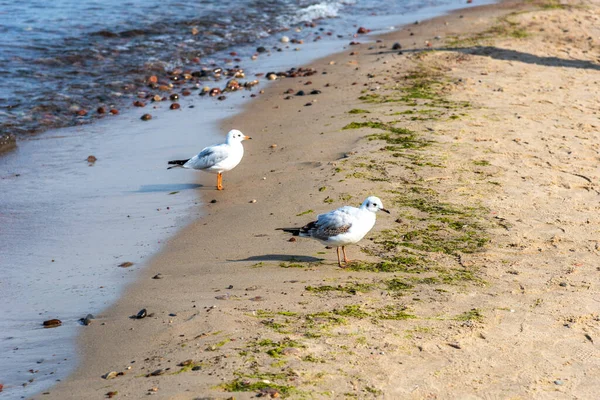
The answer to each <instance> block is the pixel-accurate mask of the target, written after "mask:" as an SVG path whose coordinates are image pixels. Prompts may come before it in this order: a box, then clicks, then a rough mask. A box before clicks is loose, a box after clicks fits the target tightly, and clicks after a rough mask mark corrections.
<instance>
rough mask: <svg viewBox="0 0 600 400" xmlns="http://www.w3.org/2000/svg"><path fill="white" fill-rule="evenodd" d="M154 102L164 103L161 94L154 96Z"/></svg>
mask: <svg viewBox="0 0 600 400" xmlns="http://www.w3.org/2000/svg"><path fill="white" fill-rule="evenodd" d="M152 101H162V97H161V96H160V95H159V94H155V95H154V96H152Z"/></svg>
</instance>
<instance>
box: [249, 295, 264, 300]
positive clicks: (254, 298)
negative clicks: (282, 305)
mask: <svg viewBox="0 0 600 400" xmlns="http://www.w3.org/2000/svg"><path fill="white" fill-rule="evenodd" d="M264 299H265V298H264V297H262V296H256V297H252V298H251V299H249V300H250V301H264Z"/></svg>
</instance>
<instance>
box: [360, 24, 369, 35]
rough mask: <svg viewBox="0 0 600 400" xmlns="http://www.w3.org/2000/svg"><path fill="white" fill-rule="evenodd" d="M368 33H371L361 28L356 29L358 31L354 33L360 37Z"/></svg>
mask: <svg viewBox="0 0 600 400" xmlns="http://www.w3.org/2000/svg"><path fill="white" fill-rule="evenodd" d="M369 32H371V30H370V29H367V28H365V27H362V26H361V27H360V28H358V30H357V31H356V33H358V34H361V35H362V34H365V33H369Z"/></svg>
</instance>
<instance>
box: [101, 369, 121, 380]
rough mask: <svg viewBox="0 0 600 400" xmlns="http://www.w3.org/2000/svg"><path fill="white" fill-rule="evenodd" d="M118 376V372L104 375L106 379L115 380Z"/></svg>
mask: <svg viewBox="0 0 600 400" xmlns="http://www.w3.org/2000/svg"><path fill="white" fill-rule="evenodd" d="M117 376H118V374H117V371H110V372H107V373H106V374H104V375H102V378H104V379H115V378H116V377H117Z"/></svg>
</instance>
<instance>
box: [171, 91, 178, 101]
mask: <svg viewBox="0 0 600 400" xmlns="http://www.w3.org/2000/svg"><path fill="white" fill-rule="evenodd" d="M169 99H171V100H173V101H175V100H179V95H178V94H177V93H173V94H172V95H170V96H169Z"/></svg>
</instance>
